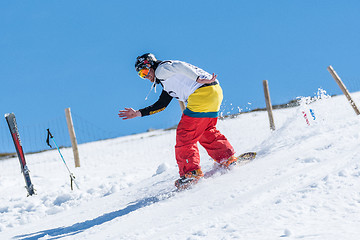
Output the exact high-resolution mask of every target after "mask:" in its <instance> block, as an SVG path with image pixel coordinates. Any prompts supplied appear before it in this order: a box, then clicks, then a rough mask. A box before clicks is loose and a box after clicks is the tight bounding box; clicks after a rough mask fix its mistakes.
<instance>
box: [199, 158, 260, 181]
mask: <svg viewBox="0 0 360 240" xmlns="http://www.w3.org/2000/svg"><path fill="white" fill-rule="evenodd" d="M255 158H256V152H246V153H243V154H240V155H239V156H238V157H237V161H236V164H233V165H230V166H229V167H223V166H221V165H220V164H218V163H215V164H214V167H213V168H212V169H211V170H209V171H208V172H206V173H205V174H204V178H210V177H212V176H214V175H215V174H216V173H219V172H220V174H225V173H227V172H228V170H230V169H232V168H234V167H240V166H243V165H245V164H248V163H249V162H251V161H252V160H254V159H255Z"/></svg>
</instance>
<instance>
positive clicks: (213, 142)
mask: <svg viewBox="0 0 360 240" xmlns="http://www.w3.org/2000/svg"><path fill="white" fill-rule="evenodd" d="M216 123H217V118H194V117H189V116H187V115H185V114H183V115H182V117H181V120H180V122H179V125H178V127H177V131H176V146H175V155H176V161H177V164H178V166H179V174H180V176H184V175H185V173H188V172H190V171H193V170H196V169H199V168H200V155H199V149H198V146H197V142H199V143H200V144H201V145H202V146H203V147H204V148H205V149H206V151H207V153H208V154H209V156H210V157H212V158H213V159H214V160H215V161H217V162H220V161H221V160H223V159H228V158H229V157H231V156H232V155H234V154H235V151H234V149H233V147H232V146H231V145H230V143H229V141H228V140H227V139H226V137H225V136H224V135H223V134H221V133H220V131H219V130H217V129H216Z"/></svg>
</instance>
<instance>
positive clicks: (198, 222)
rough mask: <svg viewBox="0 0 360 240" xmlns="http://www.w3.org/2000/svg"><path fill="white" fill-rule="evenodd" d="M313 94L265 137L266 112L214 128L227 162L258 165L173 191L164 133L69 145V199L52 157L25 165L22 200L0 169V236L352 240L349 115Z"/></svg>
mask: <svg viewBox="0 0 360 240" xmlns="http://www.w3.org/2000/svg"><path fill="white" fill-rule="evenodd" d="M319 95H320V96H321V97H319V96H317V97H316V98H315V99H311V100H310V99H307V98H303V99H302V105H301V106H299V107H296V108H289V109H282V110H276V111H274V118H275V124H276V130H275V131H274V132H271V131H270V130H269V121H268V117H267V113H266V112H252V113H248V114H241V115H239V116H238V117H236V118H233V119H227V120H223V121H219V123H218V128H219V129H220V130H221V131H222V132H223V133H224V134H225V135H226V136H227V137H228V139H229V140H230V142H231V143H232V144H233V146H234V148H235V149H236V151H237V153H239V154H240V153H243V152H246V151H257V153H258V156H257V158H256V159H255V160H254V161H253V162H251V163H249V164H247V165H244V166H241V167H234V168H233V169H232V170H231V171H227V172H225V171H224V170H222V171H218V172H216V174H215V175H213V176H211V177H209V178H206V179H203V180H202V181H201V182H200V183H199V184H197V185H195V186H194V187H193V188H192V189H189V190H186V191H182V192H175V191H174V189H175V188H174V185H173V184H174V181H175V180H176V179H177V177H178V170H177V166H176V161H175V158H174V145H175V130H171V131H163V130H158V131H154V132H149V133H144V134H138V135H132V136H126V137H121V138H117V139H111V140H106V141H100V142H93V143H88V144H83V145H80V146H79V151H80V157H81V165H82V166H81V168H77V169H74V167H73V160H72V159H73V158H72V150H71V149H62V153H63V155H64V158H65V159H66V161H67V163H68V165H69V166H70V168H71V170H72V171H73V173H74V175H75V176H76V179H77V181H78V183H79V185H80V190H77V189H74V191H71V190H70V178H69V176H68V173H67V170H66V168H65V166H64V164H63V162H62V160H61V159H60V156H59V154H58V152H57V151H56V150H52V151H47V152H43V153H38V154H32V155H27V156H26V158H27V162H28V165H29V169H30V170H31V177H32V180H33V183H34V186H35V188H36V190H37V195H35V196H31V197H26V190H25V189H24V187H23V186H24V179H23V177H22V175H21V173H20V167H19V163H18V159H17V158H11V159H7V160H2V161H0V169H1V173H0V239H22V240H24V239H124V240H125V239H126V240H129V239H147V240H148V239H174V240H179V239H194V240H195V239H246V240H249V239H251V240H264V239H321V240H324V239H326V240H339V239H347V240H349V239H359V236H360V218H359V216H360V163H359V159H360V152H359V149H360V118H359V117H360V116H356V114H355V112H354V111H353V109H352V108H351V106H350V105H349V103H348V102H347V100H346V98H345V97H344V96H338V97H333V98H330V97H326V96H325V95H324V94H323V93H321V94H319ZM352 95H353V97H354V100H355V102H357V103H360V93H353V94H352ZM310 102H312V103H311V104H309V103H310ZM310 109H311V110H312V112H313V113H314V114H315V115H314V116H313V115H311V113H310ZM304 113H305V114H306V117H307V119H308V121H309V124H310V125H308V124H307V122H306V119H305V117H304ZM152 117H157V116H152ZM314 117H315V119H314ZM119 124H121V123H119ZM53 134H54V136H56V133H53ZM20 135H21V133H20ZM200 151H201V158H202V163H201V164H202V169H203V171H204V172H209V171H211V170H212V169H213V167H214V163H213V161H212V160H211V159H210V158H209V157H208V156H207V154H206V152H205V150H204V149H203V148H201V147H200ZM224 173H226V174H224Z"/></svg>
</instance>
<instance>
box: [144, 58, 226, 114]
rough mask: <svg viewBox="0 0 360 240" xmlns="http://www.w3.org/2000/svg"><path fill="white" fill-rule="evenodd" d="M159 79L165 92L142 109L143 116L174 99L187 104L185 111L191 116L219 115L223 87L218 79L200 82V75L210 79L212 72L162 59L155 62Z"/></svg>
mask: <svg viewBox="0 0 360 240" xmlns="http://www.w3.org/2000/svg"><path fill="white" fill-rule="evenodd" d="M155 77H156V82H157V83H160V84H161V85H162V86H163V91H162V93H161V95H160V97H159V99H158V101H157V102H155V103H154V104H153V105H151V106H149V107H146V108H143V109H140V112H141V114H142V116H146V115H150V114H154V113H157V112H160V111H162V110H164V109H165V108H166V107H167V105H168V104H169V103H170V101H171V100H172V98H176V99H178V100H180V101H183V102H185V103H186V104H187V106H186V109H185V111H184V114H186V115H188V116H191V117H217V116H218V112H219V109H220V105H221V102H222V99H223V94H222V89H221V87H220V85H219V82H218V81H217V80H216V81H215V82H213V83H211V84H201V83H198V82H197V81H196V80H197V79H198V78H206V79H211V78H212V75H211V74H209V73H208V72H205V71H204V70H202V69H201V68H198V67H195V66H193V65H191V64H189V63H185V62H181V61H163V62H161V61H159V62H157V63H156V64H155Z"/></svg>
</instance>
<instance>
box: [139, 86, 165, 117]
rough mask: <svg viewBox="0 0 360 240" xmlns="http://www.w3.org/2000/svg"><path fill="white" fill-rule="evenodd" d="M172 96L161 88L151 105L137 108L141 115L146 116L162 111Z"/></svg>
mask: <svg viewBox="0 0 360 240" xmlns="http://www.w3.org/2000/svg"><path fill="white" fill-rule="evenodd" d="M171 100H172V97H171V96H170V95H169V94H168V93H167V92H166V91H164V90H162V92H161V94H160V97H159V99H158V100H157V101H156V102H155V103H154V104H153V105H151V106H148V107H146V108H142V109H139V111H140V112H141V116H142V117H144V116H148V115H151V114H154V113H158V112H161V111H163V110H164V109H165V108H166V107H167V106H168V105H169V103H170V102H171Z"/></svg>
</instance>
